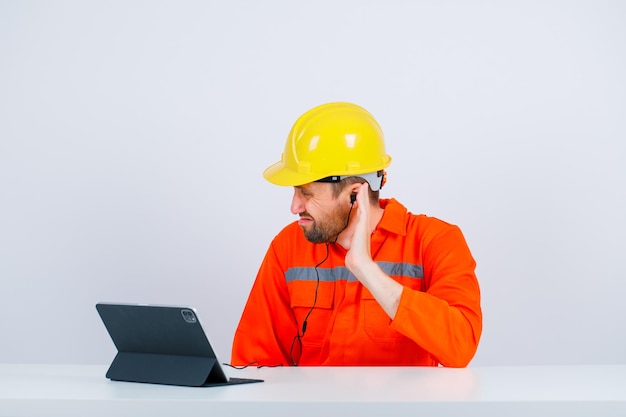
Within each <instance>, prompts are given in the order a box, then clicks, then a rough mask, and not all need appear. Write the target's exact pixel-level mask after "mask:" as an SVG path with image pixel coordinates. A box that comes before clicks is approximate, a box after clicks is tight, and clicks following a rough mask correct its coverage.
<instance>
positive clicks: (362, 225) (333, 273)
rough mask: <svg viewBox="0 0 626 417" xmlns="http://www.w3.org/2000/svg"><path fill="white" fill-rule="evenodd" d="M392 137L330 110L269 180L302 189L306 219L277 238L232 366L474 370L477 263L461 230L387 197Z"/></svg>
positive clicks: (371, 122) (299, 196) (347, 110)
mask: <svg viewBox="0 0 626 417" xmlns="http://www.w3.org/2000/svg"><path fill="white" fill-rule="evenodd" d="M390 162H391V158H390V157H389V155H387V154H386V151H385V145H384V137H383V133H382V130H381V128H380V126H379V125H378V123H377V122H376V120H375V119H374V118H373V116H372V115H371V114H370V113H369V112H367V111H366V110H365V109H363V108H361V107H359V106H356V105H354V104H350V103H328V104H324V105H321V106H318V107H316V108H314V109H312V110H310V111H308V112H306V113H305V114H303V115H302V116H301V117H300V118H299V119H298V120H297V121H296V123H295V124H294V126H293V127H292V129H291V132H290V134H289V137H288V139H287V143H286V145H285V150H284V153H283V155H282V158H281V160H280V161H279V162H277V163H275V164H274V165H272V166H270V167H269V168H267V169H266V170H265V172H264V173H263V175H264V177H265V178H266V179H267V180H268V181H270V182H272V183H274V184H277V185H282V186H293V187H294V195H293V199H292V202H291V212H292V213H293V214H296V215H298V216H299V219H298V221H297V222H293V223H291V224H289V225H288V226H286V227H285V228H284V229H283V230H282V231H281V232H280V233H279V234H278V235H277V236H276V237H275V238H274V240H273V241H272V243H271V244H270V247H269V249H268V251H267V254H266V256H265V259H264V260H263V263H262V265H261V267H260V269H259V272H258V275H257V277H256V280H255V282H254V285H253V287H252V290H251V292H250V295H249V298H248V301H247V303H246V306H245V308H244V311H243V314H242V317H241V320H240V322H239V325H238V327H237V330H236V332H235V338H234V342H233V349H232V358H231V364H233V365H237V366H246V365H256V366H276V365H363V366H367V365H429V366H438V365H443V366H450V367H464V366H466V365H467V364H468V363H469V362H470V360H471V359H472V357H473V356H474V354H475V352H476V348H477V346H478V341H479V339H480V335H481V331H482V312H481V308H480V290H479V286H478V282H477V279H476V276H475V273H474V270H475V266H476V263H475V261H474V259H473V258H472V255H471V253H470V251H469V249H468V247H467V244H466V242H465V239H464V237H463V235H462V233H461V231H460V230H459V228H457V227H456V226H453V225H450V224H448V223H445V222H443V221H441V220H438V219H435V218H432V217H427V216H425V215H414V214H411V213H409V212H408V211H407V209H406V208H405V207H404V206H402V205H401V204H400V203H399V202H397V201H396V200H394V199H379V190H380V188H381V187H382V186H383V185H384V183H385V175H386V174H385V171H384V169H385V168H387V167H388V166H389V164H390Z"/></svg>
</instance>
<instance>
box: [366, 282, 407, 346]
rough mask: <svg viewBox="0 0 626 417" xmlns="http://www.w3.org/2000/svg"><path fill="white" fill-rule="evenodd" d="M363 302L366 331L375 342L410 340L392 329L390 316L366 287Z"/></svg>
mask: <svg viewBox="0 0 626 417" xmlns="http://www.w3.org/2000/svg"><path fill="white" fill-rule="evenodd" d="M361 302H362V308H363V326H364V329H365V333H366V334H367V335H368V336H369V338H370V339H371V340H372V341H373V342H378V343H385V342H394V343H397V342H401V341H408V340H410V339H409V338H408V337H406V336H404V335H403V334H402V333H399V332H397V331H395V330H393V329H391V318H389V316H388V315H387V313H385V310H383V308H382V307H381V306H380V304H378V301H376V299H375V298H374V296H373V295H372V294H371V293H370V292H369V291H368V290H367V289H366V288H363V293H362V296H361Z"/></svg>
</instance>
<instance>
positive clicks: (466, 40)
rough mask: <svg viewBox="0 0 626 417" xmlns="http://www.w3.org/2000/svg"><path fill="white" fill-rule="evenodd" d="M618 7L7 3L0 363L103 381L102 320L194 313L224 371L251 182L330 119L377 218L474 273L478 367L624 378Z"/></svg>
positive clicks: (262, 208)
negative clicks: (459, 257)
mask: <svg viewBox="0 0 626 417" xmlns="http://www.w3.org/2000/svg"><path fill="white" fill-rule="evenodd" d="M625 21H626V2H622V1H606V0H604V1H597V0H593V1H592V0H589V1H565V0H564V1H549V0H548V1H486V0H485V1H408V0H407V1H382V0H380V1H365V0H354V1H345V0H343V1H342V0H332V1H330V0H328V1H314V2H311V1H309V2H302V1H288V0H285V1H278V0H269V1H262V2H261V1H253V0H250V1H170V2H163V1H102V2H83V1H73V2H72V1H8V0H1V1H0V279H1V287H0V297H1V300H0V338H1V342H0V361H2V362H16V363H17V362H37V363H43V362H50V363H102V364H104V363H109V362H110V360H111V359H112V357H113V354H114V348H113V345H112V343H111V341H110V339H109V338H108V335H107V334H106V331H105V329H104V327H103V326H102V323H101V322H100V319H99V317H98V316H97V314H96V311H95V308H94V304H95V303H96V302H98V301H121V302H142V303H157V304H185V305H193V306H195V307H197V308H198V310H199V313H200V317H201V320H202V321H204V324H205V327H206V330H207V332H208V333H209V337H210V338H211V339H212V341H213V343H214V345H215V348H216V350H217V352H218V354H219V355H220V356H221V357H222V359H223V360H224V361H228V359H229V358H230V345H231V341H232V336H233V332H234V329H235V326H236V324H237V321H238V320H239V315H240V312H241V309H242V308H243V305H244V302H245V299H246V297H247V294H248V291H249V288H250V286H251V284H252V281H253V279H254V277H255V275H256V272H257V268H258V266H259V264H260V262H261V260H262V257H263V255H264V253H265V250H266V248H267V245H268V244H269V241H270V240H271V239H272V238H273V236H274V235H275V234H276V233H277V232H278V230H279V229H280V228H281V227H283V226H284V225H285V224H287V223H288V222H290V221H292V220H294V219H295V218H294V217H293V216H292V215H291V214H290V212H289V204H290V199H291V189H289V188H281V187H276V186H273V185H271V184H269V183H267V182H266V181H265V180H264V179H263V178H262V176H261V173H262V171H263V169H265V168H266V167H267V166H269V165H270V164H272V163H274V162H275V161H277V160H278V159H279V158H280V153H281V152H282V149H283V146H284V141H285V139H286V135H287V133H288V131H289V129H290V128H291V125H292V123H293V122H294V121H295V120H296V118H297V117H298V116H299V115H300V114H301V113H303V112H304V111H306V110H308V109H309V108H311V107H314V106H316V105H318V104H321V103H324V102H328V101H335V100H345V101H352V102H355V103H357V104H360V105H362V106H364V107H366V108H367V109H368V110H370V111H371V112H372V113H373V114H374V116H375V117H376V118H377V119H378V121H379V122H380V124H381V125H382V127H383V130H384V131H385V134H386V140H387V151H388V152H389V154H390V155H391V156H392V157H393V162H392V165H391V166H390V167H389V169H388V183H387V186H386V187H385V188H384V189H383V191H382V197H396V198H397V199H398V200H399V201H400V202H402V203H403V204H404V205H406V206H407V207H408V208H409V209H410V210H411V211H413V212H415V213H426V214H429V215H432V216H435V217H439V218H442V219H444V220H447V221H449V222H451V223H455V224H458V225H459V226H460V227H461V229H462V230H463V231H464V233H465V236H466V238H467V240H468V242H469V244H470V247H471V249H472V252H473V254H474V256H475V258H476V259H477V261H478V269H477V273H478V276H479V280H480V284H481V288H482V296H483V299H482V304H483V309H484V333H483V338H482V341H481V344H480V347H479V350H478V353H477V355H476V357H475V359H474V361H473V362H472V365H501V364H591V363H601V364H604V363H622V364H623V363H626V331H625V329H624V328H625V324H624V323H625V319H626V303H624V294H626V272H625V271H626V266H625V262H624V260H625V259H626V256H625V254H626V244H625V243H624V235H625V232H626V221H625V220H624V218H623V215H624V213H625V212H626V191H625V190H626V187H625V185H624V183H625V182H626V181H625V180H626V168H625V167H624V161H625V159H626V143H625V142H626V121H625V120H626V117H625V116H626V76H625V74H626V46H625V45H626V24H624V22H625Z"/></svg>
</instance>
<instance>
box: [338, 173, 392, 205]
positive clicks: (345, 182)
mask: <svg viewBox="0 0 626 417" xmlns="http://www.w3.org/2000/svg"><path fill="white" fill-rule="evenodd" d="M364 182H367V181H365V179H363V178H361V177H358V176H356V177H348V178H344V179H342V180H341V181H339V182H333V183H331V184H330V186H331V189H332V191H333V196H334V197H335V198H337V197H339V194H341V192H342V191H343V189H344V188H346V187H348V186H350V185H352V184H356V183H359V184H363V183H364ZM367 191H368V194H369V200H370V203H376V202H378V198H379V195H380V191H372V188H371V187H367Z"/></svg>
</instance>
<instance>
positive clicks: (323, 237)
mask: <svg viewBox="0 0 626 417" xmlns="http://www.w3.org/2000/svg"><path fill="white" fill-rule="evenodd" d="M348 215H349V212H343V211H342V212H341V213H339V212H335V213H334V215H333V216H332V217H331V218H329V219H328V220H326V221H324V222H321V221H318V220H315V219H313V223H312V225H311V228H310V229H308V230H307V229H305V228H304V227H303V228H302V231H303V232H304V237H305V238H306V239H307V240H308V241H309V242H311V243H327V242H328V243H335V242H336V241H337V237H339V233H341V232H343V231H344V229H345V228H346V227H347V226H348V224H347V223H348V220H347V219H348ZM309 217H310V216H309ZM311 218H312V217H311Z"/></svg>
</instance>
